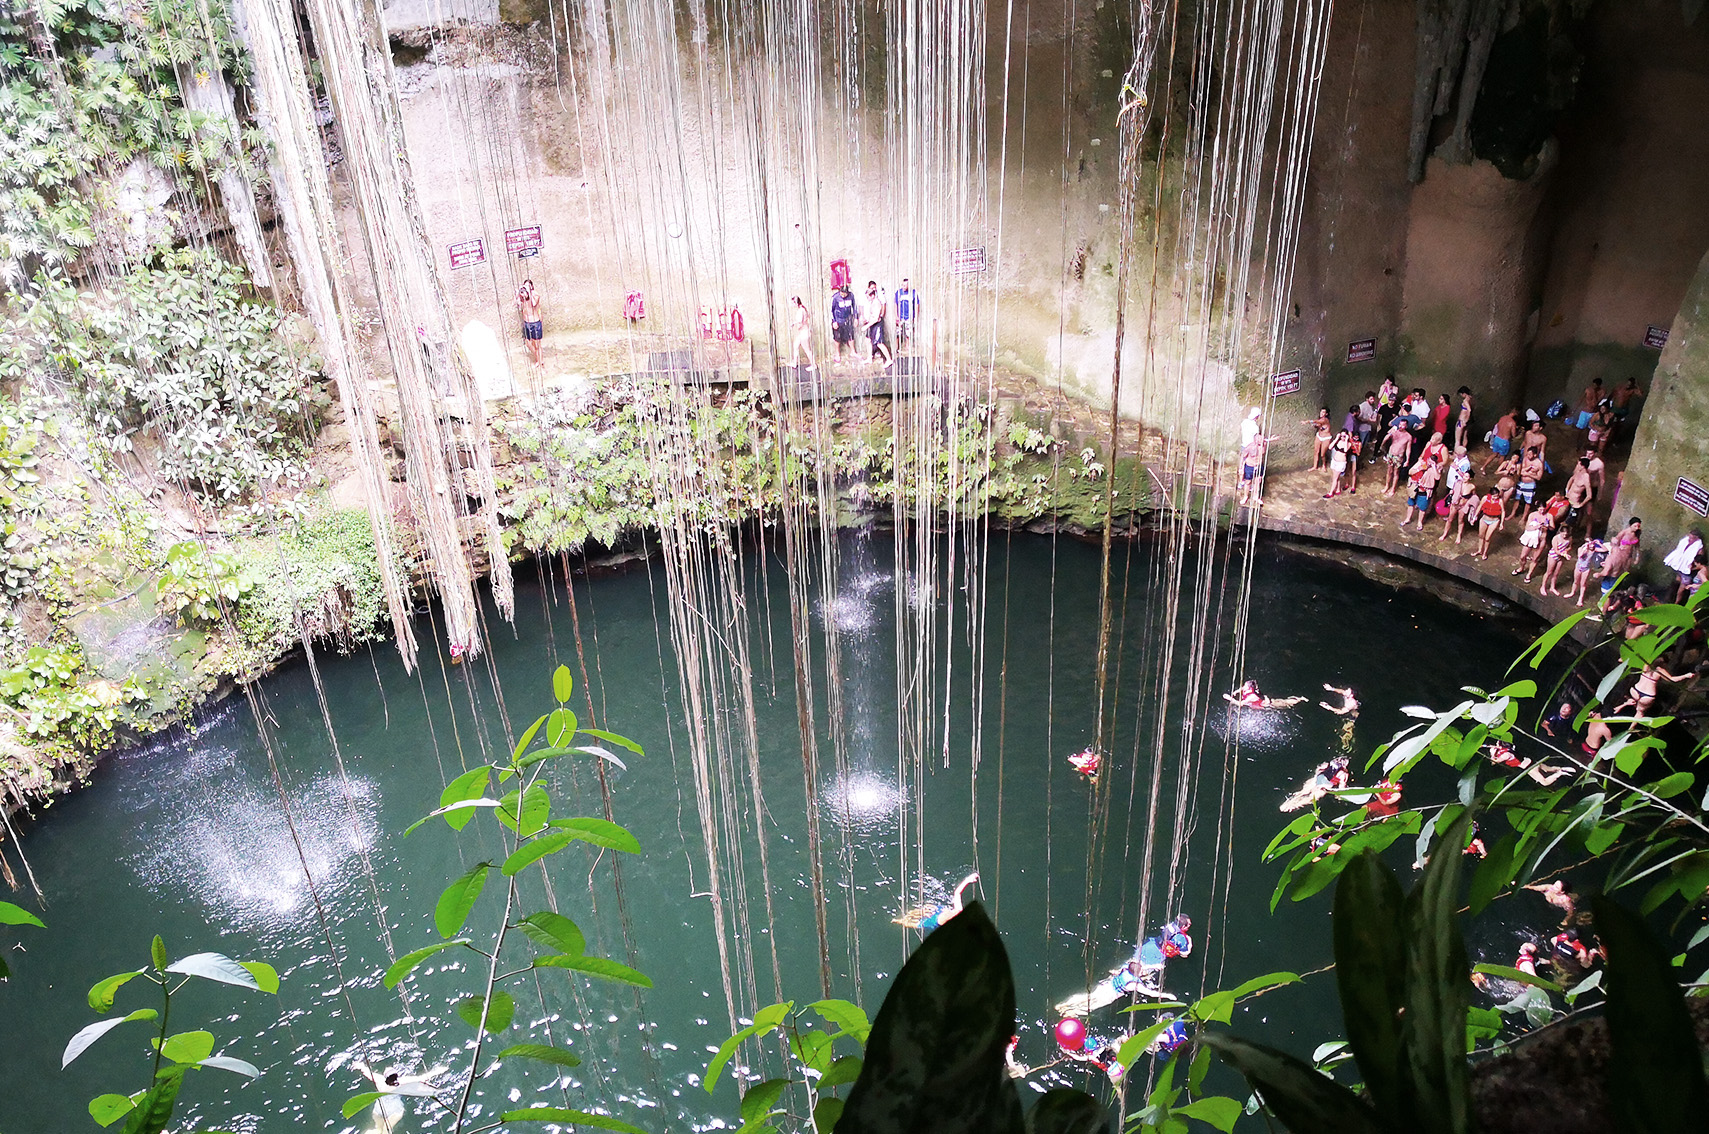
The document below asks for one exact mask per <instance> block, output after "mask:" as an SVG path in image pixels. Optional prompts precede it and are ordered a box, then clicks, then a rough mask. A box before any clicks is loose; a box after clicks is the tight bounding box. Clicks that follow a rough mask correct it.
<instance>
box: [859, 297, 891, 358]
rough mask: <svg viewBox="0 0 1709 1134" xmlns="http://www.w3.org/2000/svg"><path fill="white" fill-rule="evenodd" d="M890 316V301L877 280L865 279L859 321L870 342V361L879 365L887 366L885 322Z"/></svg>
mask: <svg viewBox="0 0 1709 1134" xmlns="http://www.w3.org/2000/svg"><path fill="white" fill-rule="evenodd" d="M889 316H890V303H889V300H888V299H887V298H886V297H885V294H884V292H883V291H882V290H880V288H879V286H878V281H877V280H867V281H866V303H865V305H864V306H863V308H862V310H861V323H862V325H863V326H865V327H866V338H867V341H868V342H869V343H871V344H872V361H874V362H876V363H878V364H879V365H881V366H889V365H890V363H891V361H892V359H891V357H890V335H889V333H888V331H887V329H886V323H887V320H888V319H889Z"/></svg>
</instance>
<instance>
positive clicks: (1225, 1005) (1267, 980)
mask: <svg viewBox="0 0 1709 1134" xmlns="http://www.w3.org/2000/svg"><path fill="white" fill-rule="evenodd" d="M1299 979H1300V977H1299V974H1298V973H1265V974H1264V975H1263V976H1260V977H1253V978H1252V979H1251V980H1249V981H1246V982H1245V983H1243V984H1241V985H1240V986H1239V987H1237V988H1225V989H1222V990H1220V991H1217V992H1213V993H1211V994H1210V995H1209V996H1205V997H1202V998H1200V999H1199V1000H1198V1001H1196V1002H1195V1003H1194V1004H1193V1007H1192V1016H1193V1018H1194V1019H1196V1020H1199V1021H1200V1022H1202V1023H1218V1024H1226V1023H1228V1021H1229V1018H1230V1017H1231V1016H1232V1015H1233V1014H1234V1005H1235V1003H1236V1002H1237V1001H1239V1000H1240V999H1241V998H1242V997H1245V996H1251V995H1253V994H1254V993H1258V992H1267V991H1269V990H1270V989H1272V988H1282V987H1284V986H1286V985H1290V984H1294V983H1295V982H1297V981H1298V980H1299Z"/></svg>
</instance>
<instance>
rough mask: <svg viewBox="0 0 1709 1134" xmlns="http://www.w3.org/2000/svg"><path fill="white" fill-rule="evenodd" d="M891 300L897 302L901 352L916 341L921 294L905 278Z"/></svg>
mask: <svg viewBox="0 0 1709 1134" xmlns="http://www.w3.org/2000/svg"><path fill="white" fill-rule="evenodd" d="M891 298H892V299H894V300H895V301H896V349H897V350H901V349H902V348H903V347H905V346H907V345H908V344H909V343H910V342H912V341H913V339H914V320H915V319H918V318H919V317H920V293H919V292H917V291H915V290H914V285H913V284H911V283H909V282H908V280H907V279H906V277H904V278H903V280H902V286H901V287H899V288H897V289H896V292H895V294H894V295H892V296H891Z"/></svg>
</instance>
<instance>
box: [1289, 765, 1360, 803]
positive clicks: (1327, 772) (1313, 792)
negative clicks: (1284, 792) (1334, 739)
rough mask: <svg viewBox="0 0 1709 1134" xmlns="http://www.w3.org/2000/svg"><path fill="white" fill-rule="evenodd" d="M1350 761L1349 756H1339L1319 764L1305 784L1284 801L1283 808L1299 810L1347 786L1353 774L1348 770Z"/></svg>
mask: <svg viewBox="0 0 1709 1134" xmlns="http://www.w3.org/2000/svg"><path fill="white" fill-rule="evenodd" d="M1350 763H1351V759H1350V758H1349V757H1347V756H1337V757H1335V758H1334V759H1333V760H1328V761H1325V762H1324V763H1322V764H1319V765H1318V766H1317V771H1316V772H1314V773H1313V774H1312V777H1311V779H1309V780H1307V781H1306V783H1305V786H1303V787H1301V788H1300V790H1298V791H1296V792H1294V793H1293V794H1292V795H1290V796H1288V798H1286V799H1284V800H1283V801H1282V810H1283V811H1298V810H1300V808H1302V807H1308V806H1310V805H1311V804H1313V803H1316V802H1317V801H1318V800H1320V799H1322V798H1323V797H1324V796H1326V795H1328V794H1329V793H1330V792H1332V791H1339V790H1340V789H1342V788H1344V787H1346V786H1347V785H1348V783H1349V782H1351V780H1352V774H1351V772H1349V770H1348V765H1349V764H1350Z"/></svg>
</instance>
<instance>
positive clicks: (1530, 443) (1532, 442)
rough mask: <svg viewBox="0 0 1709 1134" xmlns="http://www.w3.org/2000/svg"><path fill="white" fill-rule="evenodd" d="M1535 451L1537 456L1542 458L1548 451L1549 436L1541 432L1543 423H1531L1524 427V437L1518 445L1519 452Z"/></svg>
mask: <svg viewBox="0 0 1709 1134" xmlns="http://www.w3.org/2000/svg"><path fill="white" fill-rule="evenodd" d="M1527 449H1535V450H1537V456H1539V457H1542V456H1544V455H1545V454H1547V453H1548V451H1549V435H1548V434H1547V433H1545V432H1543V423H1542V422H1540V421H1533V422H1532V423H1531V424H1530V425H1527V426H1526V427H1525V436H1524V438H1523V439H1522V440H1521V441H1520V443H1519V451H1520V452H1521V453H1523V452H1525V451H1526V450H1527Z"/></svg>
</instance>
